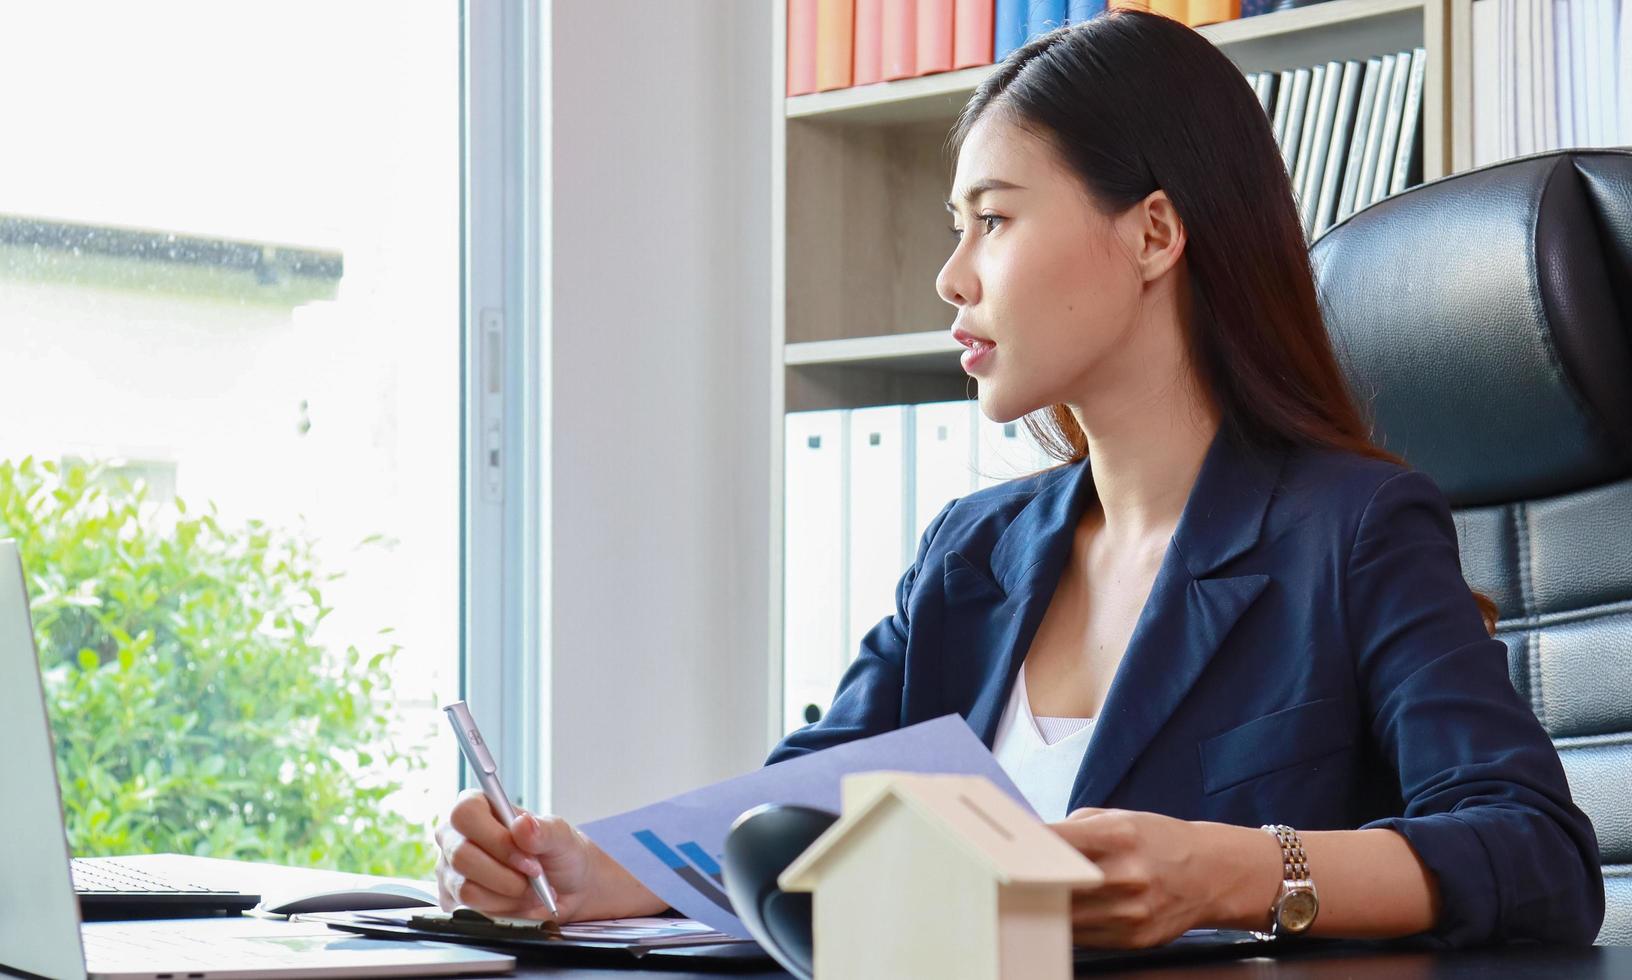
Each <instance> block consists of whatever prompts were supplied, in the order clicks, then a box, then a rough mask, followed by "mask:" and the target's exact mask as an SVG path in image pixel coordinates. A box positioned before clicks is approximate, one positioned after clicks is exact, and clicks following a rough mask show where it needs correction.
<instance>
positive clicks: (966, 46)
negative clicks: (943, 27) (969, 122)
mask: <svg viewBox="0 0 1632 980" xmlns="http://www.w3.org/2000/svg"><path fill="white" fill-rule="evenodd" d="M857 2H858V3H859V2H860V0H857ZM991 63H992V0H957V6H956V7H955V8H954V10H953V13H952V67H953V68H973V67H975V66H977V65H989V64H991Z"/></svg>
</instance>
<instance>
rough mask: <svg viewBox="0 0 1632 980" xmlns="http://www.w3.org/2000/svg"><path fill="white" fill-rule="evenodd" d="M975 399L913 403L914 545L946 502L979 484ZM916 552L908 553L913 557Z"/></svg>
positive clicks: (977, 409) (966, 492)
mask: <svg viewBox="0 0 1632 980" xmlns="http://www.w3.org/2000/svg"><path fill="white" fill-rule="evenodd" d="M979 411H980V407H979V405H978V404H977V403H975V402H972V401H955V402H933V403H930V404H927V405H916V406H914V407H913V427H912V428H913V440H912V442H913V467H912V473H913V480H912V483H913V487H912V498H913V508H912V522H911V528H912V542H913V544H912V547H913V548H914V549H916V548H917V542H918V540H919V539H920V538H922V537H923V535H924V530H925V529H926V528H927V527H928V526H929V522H930V521H932V520H934V519H935V515H937V514H939V513H940V512H941V508H943V507H945V506H946V504H947V502H948V501H950V500H953V499H954V498H957V497H962V496H965V495H967V494H968V493H970V492H971V491H973V490H975V489H976V488H977V484H976V482H975V415H976V414H977V413H978V412H979ZM914 557H916V555H911V556H909V560H911V558H914Z"/></svg>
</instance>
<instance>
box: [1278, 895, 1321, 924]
mask: <svg viewBox="0 0 1632 980" xmlns="http://www.w3.org/2000/svg"><path fill="white" fill-rule="evenodd" d="M1319 909H1320V903H1319V902H1318V901H1316V900H1315V893H1314V892H1313V891H1309V890H1307V889H1302V888H1300V889H1297V890H1295V891H1292V892H1289V893H1288V894H1287V896H1286V897H1285V898H1284V899H1282V900H1281V909H1280V915H1279V918H1280V925H1281V928H1282V929H1284V930H1286V931H1287V932H1302V931H1304V930H1305V929H1307V928H1309V927H1310V926H1311V925H1313V924H1314V921H1315V912H1317V911H1318V910H1319Z"/></svg>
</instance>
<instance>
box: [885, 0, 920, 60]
mask: <svg viewBox="0 0 1632 980" xmlns="http://www.w3.org/2000/svg"><path fill="white" fill-rule="evenodd" d="M883 2H884V12H883V19H884V24H883V29H882V30H881V31H880V36H881V37H882V38H883V41H882V43H881V44H880V50H881V51H882V54H883V62H884V77H885V78H911V77H912V76H913V75H915V74H917V69H916V68H915V67H914V66H915V65H916V64H917V62H918V31H917V28H916V27H915V26H914V23H915V22H916V21H917V19H918V18H917V11H918V0H883Z"/></svg>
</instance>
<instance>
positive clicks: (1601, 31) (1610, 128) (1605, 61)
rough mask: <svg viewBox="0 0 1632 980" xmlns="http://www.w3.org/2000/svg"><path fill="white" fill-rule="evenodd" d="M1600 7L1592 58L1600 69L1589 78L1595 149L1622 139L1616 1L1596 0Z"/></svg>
mask: <svg viewBox="0 0 1632 980" xmlns="http://www.w3.org/2000/svg"><path fill="white" fill-rule="evenodd" d="M1595 6H1596V7H1597V8H1598V36H1597V41H1598V44H1597V48H1598V56H1597V57H1596V58H1595V59H1593V60H1594V63H1595V64H1596V65H1597V66H1598V75H1597V78H1596V79H1592V78H1590V77H1589V79H1588V84H1589V85H1591V86H1592V92H1593V96H1594V101H1595V102H1596V103H1597V108H1598V127H1597V132H1596V133H1595V134H1594V135H1595V137H1596V138H1595V139H1594V140H1593V142H1592V145H1593V146H1609V145H1611V144H1613V143H1615V142H1617V141H1618V139H1619V135H1620V134H1619V119H1620V108H1619V103H1620V99H1619V98H1618V97H1617V90H1618V88H1619V86H1618V85H1617V84H1616V80H1615V75H1616V70H1615V66H1616V63H1617V62H1616V57H1615V38H1616V36H1617V33H1618V32H1617V25H1616V0H1597V3H1596V4H1595ZM1623 15H1626V16H1632V12H1626V11H1623Z"/></svg>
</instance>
